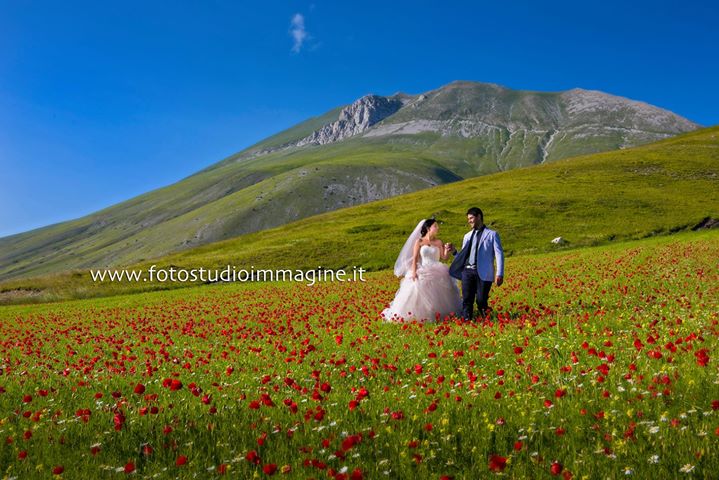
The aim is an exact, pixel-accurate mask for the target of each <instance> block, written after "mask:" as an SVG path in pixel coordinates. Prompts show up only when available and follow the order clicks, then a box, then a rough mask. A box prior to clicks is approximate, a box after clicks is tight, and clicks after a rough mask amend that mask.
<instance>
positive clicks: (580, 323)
mask: <svg viewBox="0 0 719 480" xmlns="http://www.w3.org/2000/svg"><path fill="white" fill-rule="evenodd" d="M717 259H719V235H717V234H716V233H703V234H690V235H681V236H678V237H674V238H664V239H652V240H646V241H643V242H634V243H628V244H624V245H617V246H612V247H607V248H595V249H586V250H576V251H570V252H565V253H556V254H552V255H544V256H533V257H513V258H510V259H509V261H508V262H507V280H506V283H505V285H504V286H502V287H499V288H497V287H495V288H494V289H493V290H492V294H491V302H492V304H493V307H494V310H495V314H494V315H493V316H492V317H491V318H490V319H487V320H485V321H480V322H477V323H462V322H460V321H458V320H456V319H447V320H444V321H440V322H437V323H431V324H416V323H410V324H387V323H383V322H381V321H380V320H379V312H380V311H381V310H382V308H384V306H385V305H386V304H387V303H389V301H390V300H391V298H392V296H393V294H394V292H395V290H396V289H397V287H398V281H397V279H396V278H394V277H392V276H391V275H390V274H389V273H382V274H374V275H370V276H369V277H368V281H367V282H366V283H325V284H320V285H315V286H313V287H307V286H304V285H298V284H271V285H241V284H234V285H219V286H207V287H200V288H193V289H184V290H176V291H171V292H156V293H152V294H141V295H140V294H138V295H131V296H125V297H114V298H106V299H96V300H85V301H76V302H67V303H60V304H48V305H39V306H14V307H3V308H0V363H1V365H0V367H1V368H0V441H2V447H1V448H0V472H1V473H2V474H3V475H4V476H7V477H11V478H12V477H17V478H51V477H53V476H57V477H59V476H62V477H66V478H119V477H123V476H126V475H131V476H136V477H142V478H214V477H216V476H222V475H229V476H232V477H235V478H253V477H256V478H263V477H269V476H278V477H281V478H312V477H314V478H336V479H342V478H345V479H350V478H351V479H357V478H413V477H414V478H437V479H439V478H457V479H459V478H487V477H491V476H494V475H502V476H508V477H511V478H618V477H625V476H631V477H634V478H677V477H680V478H684V477H686V478H690V477H696V478H709V477H715V475H716V474H717V472H719V448H718V447H719V374H718V372H719V369H718V365H719V362H717V359H716V352H717V346H718V343H719V338H718V334H719V313H718V310H719V309H718V308H717V307H718V305H717V303H718V302H717V299H718V298H719V269H718V267H717Z"/></svg>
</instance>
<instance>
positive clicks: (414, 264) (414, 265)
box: [409, 240, 420, 280]
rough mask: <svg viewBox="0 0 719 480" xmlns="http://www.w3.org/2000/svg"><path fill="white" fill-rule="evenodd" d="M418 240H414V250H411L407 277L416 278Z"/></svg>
mask: <svg viewBox="0 0 719 480" xmlns="http://www.w3.org/2000/svg"><path fill="white" fill-rule="evenodd" d="M419 248H420V243H419V240H417V241H416V242H414V250H412V270H411V271H410V273H409V278H411V279H412V280H414V279H415V278H417V260H418V259H419Z"/></svg>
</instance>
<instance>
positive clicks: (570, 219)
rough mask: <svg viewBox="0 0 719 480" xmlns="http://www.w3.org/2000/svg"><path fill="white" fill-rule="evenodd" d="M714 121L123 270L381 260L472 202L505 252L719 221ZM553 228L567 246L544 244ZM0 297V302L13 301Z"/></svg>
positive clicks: (50, 284) (453, 236)
mask: <svg viewBox="0 0 719 480" xmlns="http://www.w3.org/2000/svg"><path fill="white" fill-rule="evenodd" d="M717 192H719V127H713V128H709V129H704V130H701V131H698V132H694V133H690V134H686V135H682V136H680V137H675V138H672V139H669V140H665V141H662V142H658V143H655V144H652V145H647V146H643V147H637V148H634V149H628V150H623V151H618V152H609V153H603V154H595V155H590V156H586V157H579V158H575V159H570V160H564V161H559V162H556V163H552V164H546V165H541V166H536V167H530V168H524V169H518V170H514V171H511V172H505V173H500V174H495V175H491V176H486V177H480V178H476V179H470V180H466V181H462V182H457V183H454V184H451V185H444V186H439V187H436V188H432V189H428V190H423V191H421V192H415V193H412V194H407V195H402V196H400V197H395V198H392V199H388V200H383V201H377V202H372V203H369V204H366V205H360V206H356V207H352V208H347V209H342V210H339V211H335V212H330V213H326V214H322V215H317V216H314V217H311V218H307V219H304V220H301V221H298V222H294V223H291V224H288V225H286V226H284V227H281V228H276V229H272V230H266V231H263V232H257V233H252V234H248V235H242V236H240V237H237V238H234V239H231V240H227V241H223V242H217V243H213V244H209V245H205V246H202V247H198V248H195V249H192V250H187V251H185V252H181V253H178V254H173V255H170V256H166V257H163V258H161V259H157V260H154V261H152V262H144V263H140V264H135V265H134V266H133V268H146V267H147V266H148V265H150V264H157V265H158V266H167V265H175V266H178V267H205V268H217V267H220V268H224V267H225V265H227V264H232V265H236V266H237V267H238V268H249V267H251V266H254V267H255V268H284V267H286V268H316V267H317V266H318V265H322V266H324V267H328V268H339V267H347V266H350V267H351V266H353V265H358V266H362V267H364V268H368V269H371V270H380V269H385V268H388V267H390V266H391V265H392V264H393V262H394V258H395V256H396V254H397V251H398V249H399V247H400V246H401V244H402V242H403V241H404V239H405V237H406V235H407V234H408V233H409V232H410V231H411V229H412V227H413V226H414V225H415V224H416V223H417V221H418V219H420V218H423V217H428V216H431V215H436V217H437V218H438V219H440V220H441V221H443V222H444V223H443V225H442V227H441V232H440V237H441V238H442V239H443V240H445V241H453V242H455V243H457V242H459V241H460V239H461V235H462V234H463V232H464V231H465V230H466V226H465V221H464V219H465V216H464V213H465V211H466V209H467V207H469V206H472V205H478V206H480V207H482V208H483V209H484V211H485V215H486V220H487V222H488V224H489V225H490V226H491V227H493V228H495V229H497V230H498V231H499V232H500V234H501V237H502V239H503V244H504V247H505V251H506V252H507V253H508V254H509V255H515V254H527V253H538V252H547V251H552V250H554V249H557V248H568V247H569V248H572V247H582V246H592V245H599V244H603V243H607V242H610V241H618V240H628V239H637V238H643V237H647V236H652V235H657V234H665V233H670V232H674V231H679V230H683V229H687V228H689V227H691V226H693V225H695V224H697V223H698V222H700V221H701V220H702V219H703V218H705V217H715V218H716V217H719V207H718V206H717V204H716V203H713V202H711V201H708V199H711V198H716V197H717ZM557 236H562V237H564V238H565V239H566V240H568V241H569V242H570V243H569V245H568V247H556V246H554V245H552V244H551V243H550V240H551V239H552V238H554V237H557ZM170 286H171V285H168V284H152V283H149V282H148V283H141V284H129V285H125V284H109V283H104V284H93V283H92V281H91V279H90V278H89V273H88V272H87V271H86V270H80V271H75V272H68V273H62V274H55V275H48V276H44V277H38V278H31V279H26V280H11V281H8V282H4V283H2V284H0V290H1V291H8V290H14V289H28V290H39V291H40V292H39V294H36V295H34V296H32V297H30V298H26V299H25V300H30V301H33V300H34V301H41V300H52V299H57V298H74V297H83V296H97V295H106V294H114V293H118V292H124V291H139V290H150V289H157V288H168V287H170ZM22 297H23V296H22V295H20V296H19V297H17V298H16V297H13V296H11V295H8V294H6V295H5V301H18V300H22Z"/></svg>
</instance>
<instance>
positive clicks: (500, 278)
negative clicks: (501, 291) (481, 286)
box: [494, 275, 504, 287]
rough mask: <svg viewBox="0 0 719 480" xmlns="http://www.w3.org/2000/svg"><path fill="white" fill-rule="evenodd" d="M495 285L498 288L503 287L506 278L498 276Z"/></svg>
mask: <svg viewBox="0 0 719 480" xmlns="http://www.w3.org/2000/svg"><path fill="white" fill-rule="evenodd" d="M494 283H496V284H497V286H498V287H499V286H500V285H502V283H504V277H501V276H499V275H497V276H496V277H495V278H494Z"/></svg>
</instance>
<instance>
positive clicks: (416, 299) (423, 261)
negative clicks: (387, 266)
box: [382, 245, 462, 322]
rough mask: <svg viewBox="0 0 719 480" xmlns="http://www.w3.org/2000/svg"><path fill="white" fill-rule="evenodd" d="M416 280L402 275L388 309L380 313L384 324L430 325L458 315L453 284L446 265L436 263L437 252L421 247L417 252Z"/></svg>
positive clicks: (436, 250) (456, 296)
mask: <svg viewBox="0 0 719 480" xmlns="http://www.w3.org/2000/svg"><path fill="white" fill-rule="evenodd" d="M419 257H420V260H419V263H418V265H417V279H416V280H412V279H411V278H409V275H405V277H404V278H403V279H402V281H401V282H400V284H399V290H397V293H396V294H395V296H394V300H393V301H392V303H390V305H389V307H388V308H386V309H384V310H383V311H382V317H384V319H385V320H387V321H393V322H401V321H412V320H419V321H432V320H436V319H437V318H439V319H443V318H445V317H446V316H448V315H450V314H452V313H454V314H456V315H461V314H462V301H461V299H460V296H459V288H457V282H456V281H455V280H454V279H453V278H452V277H450V276H449V268H447V265H445V264H443V263H442V262H440V261H439V248H438V247H435V246H434V245H422V246H421V247H420V249H419Z"/></svg>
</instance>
